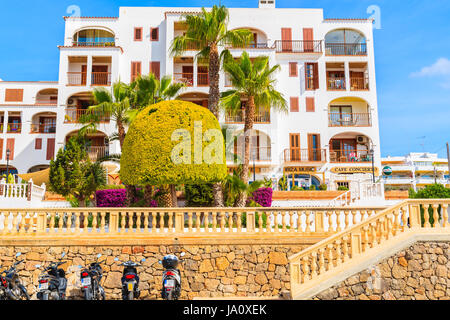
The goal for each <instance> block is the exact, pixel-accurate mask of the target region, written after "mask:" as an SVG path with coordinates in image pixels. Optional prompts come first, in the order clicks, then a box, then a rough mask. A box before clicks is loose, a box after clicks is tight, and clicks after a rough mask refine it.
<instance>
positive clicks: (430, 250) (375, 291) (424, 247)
mask: <svg viewBox="0 0 450 320" xmlns="http://www.w3.org/2000/svg"><path fill="white" fill-rule="evenodd" d="M449 258H450V243H448V242H418V243H416V244H415V245H413V246H411V247H409V248H408V249H406V250H404V251H402V252H399V253H398V254H396V255H395V256H393V257H391V258H389V259H386V260H384V261H383V262H381V263H379V264H377V265H376V266H374V267H373V268H370V269H369V270H365V271H363V272H360V273H359V274H357V275H354V276H352V277H350V278H348V279H346V280H345V281H343V282H341V283H339V284H338V285H336V286H334V287H332V288H330V289H328V290H325V291H324V292H322V293H320V294H319V295H317V296H316V297H314V298H313V299H315V300H355V299H357V300H450V261H449Z"/></svg>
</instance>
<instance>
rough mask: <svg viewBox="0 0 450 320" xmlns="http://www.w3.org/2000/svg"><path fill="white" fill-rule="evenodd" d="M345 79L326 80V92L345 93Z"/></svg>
mask: <svg viewBox="0 0 450 320" xmlns="http://www.w3.org/2000/svg"><path fill="white" fill-rule="evenodd" d="M346 88H347V87H346V85H345V77H342V76H340V77H333V78H328V79H327V90H328V91H345V90H347V89H346Z"/></svg>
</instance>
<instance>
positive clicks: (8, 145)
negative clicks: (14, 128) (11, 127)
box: [6, 139, 15, 160]
mask: <svg viewBox="0 0 450 320" xmlns="http://www.w3.org/2000/svg"><path fill="white" fill-rule="evenodd" d="M14 142H15V139H7V140H6V150H8V149H9V151H10V152H11V155H10V156H9V160H14Z"/></svg>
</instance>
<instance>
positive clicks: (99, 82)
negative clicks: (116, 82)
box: [91, 72, 111, 86]
mask: <svg viewBox="0 0 450 320" xmlns="http://www.w3.org/2000/svg"><path fill="white" fill-rule="evenodd" d="M91 83H92V85H93V86H110V85H111V73H110V72H92V82H91Z"/></svg>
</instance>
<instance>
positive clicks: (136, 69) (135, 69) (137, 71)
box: [131, 62, 142, 82]
mask: <svg viewBox="0 0 450 320" xmlns="http://www.w3.org/2000/svg"><path fill="white" fill-rule="evenodd" d="M141 66H142V64H141V62H132V63H131V82H133V81H134V80H136V79H137V78H138V77H139V76H140V75H141Z"/></svg>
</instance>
